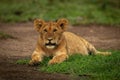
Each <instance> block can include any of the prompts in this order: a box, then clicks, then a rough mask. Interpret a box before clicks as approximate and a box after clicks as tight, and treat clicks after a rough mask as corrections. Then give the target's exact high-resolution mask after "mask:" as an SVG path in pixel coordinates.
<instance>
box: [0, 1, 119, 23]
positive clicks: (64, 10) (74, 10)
mask: <svg viewBox="0 0 120 80" xmlns="http://www.w3.org/2000/svg"><path fill="white" fill-rule="evenodd" d="M97 1H98V0H91V1H89V0H11V1H9V0H1V2H0V21H2V22H26V21H31V20H34V19H35V18H42V19H45V20H55V19H58V18H63V17H64V18H68V19H69V21H70V22H71V23H72V24H75V25H77V24H91V23H95V24H109V25H119V24H120V9H119V8H116V7H113V6H111V5H109V3H106V7H105V8H102V7H101V4H100V3H98V2H97Z"/></svg>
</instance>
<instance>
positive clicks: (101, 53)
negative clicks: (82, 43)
mask: <svg viewBox="0 0 120 80" xmlns="http://www.w3.org/2000/svg"><path fill="white" fill-rule="evenodd" d="M88 51H89V52H90V53H91V54H94V55H97V54H98V55H99V54H100V55H111V52H101V51H98V50H96V49H95V47H94V46H93V45H92V44H90V43H89V46H88Z"/></svg>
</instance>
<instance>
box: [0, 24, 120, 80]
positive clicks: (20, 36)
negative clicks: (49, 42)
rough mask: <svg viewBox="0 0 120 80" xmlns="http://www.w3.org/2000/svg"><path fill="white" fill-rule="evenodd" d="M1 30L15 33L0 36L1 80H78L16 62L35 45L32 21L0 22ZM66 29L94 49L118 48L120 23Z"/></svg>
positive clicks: (29, 52)
mask: <svg viewBox="0 0 120 80" xmlns="http://www.w3.org/2000/svg"><path fill="white" fill-rule="evenodd" d="M0 31H2V32H5V33H8V34H10V35H12V36H13V37H16V39H6V40H3V39H1V40H0V80H71V79H74V78H75V80H79V79H80V78H81V77H82V76H80V77H79V76H78V77H73V76H71V75H68V74H58V73H52V74H51V73H45V72H40V71H37V69H36V67H31V66H28V65H18V64H15V62H16V60H18V59H21V58H26V57H27V58H30V55H31V54H32V52H33V50H34V48H35V45H36V40H37V36H38V33H37V32H36V31H35V30H34V29H33V23H17V24H3V23H1V24H0ZM69 31H71V32H74V33H76V34H77V35H80V36H82V37H83V38H85V39H86V40H88V41H89V42H90V43H92V44H93V45H94V46H95V47H96V48H97V49H102V50H120V27H115V26H107V27H106V26H97V25H89V26H75V27H70V28H69ZM83 76H84V75H83Z"/></svg>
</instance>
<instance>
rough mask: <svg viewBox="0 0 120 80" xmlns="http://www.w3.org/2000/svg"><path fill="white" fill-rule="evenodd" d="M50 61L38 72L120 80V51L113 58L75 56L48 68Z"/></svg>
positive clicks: (40, 66) (102, 79) (21, 62)
mask: <svg viewBox="0 0 120 80" xmlns="http://www.w3.org/2000/svg"><path fill="white" fill-rule="evenodd" d="M49 60H50V58H45V60H44V61H43V62H42V63H41V64H40V65H39V66H38V70H39V71H44V72H48V73H64V74H66V73H67V74H71V75H75V76H81V75H88V76H90V77H89V79H91V80H93V79H95V80H119V79H120V73H119V72H120V51H112V55H111V56H102V55H96V56H94V55H90V56H81V55H73V56H70V58H69V59H68V60H67V61H65V62H63V63H61V64H55V65H49V66H48V65H47V63H48V61H49ZM28 62H29V59H27V61H26V60H18V61H17V64H28ZM83 80H84V79H83Z"/></svg>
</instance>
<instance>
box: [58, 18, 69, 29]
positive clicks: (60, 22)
mask: <svg viewBox="0 0 120 80" xmlns="http://www.w3.org/2000/svg"><path fill="white" fill-rule="evenodd" d="M57 24H58V25H59V26H60V27H61V29H62V30H64V31H65V30H66V29H67V25H68V20H67V19H65V18H62V19H58V20H57Z"/></svg>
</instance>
